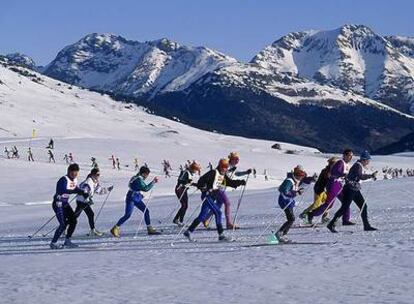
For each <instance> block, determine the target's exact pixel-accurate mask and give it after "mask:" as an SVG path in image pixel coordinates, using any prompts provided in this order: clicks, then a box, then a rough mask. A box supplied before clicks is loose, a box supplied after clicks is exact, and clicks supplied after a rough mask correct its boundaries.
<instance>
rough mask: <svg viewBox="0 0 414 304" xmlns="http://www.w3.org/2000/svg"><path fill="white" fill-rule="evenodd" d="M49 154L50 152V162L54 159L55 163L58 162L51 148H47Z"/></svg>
mask: <svg viewBox="0 0 414 304" xmlns="http://www.w3.org/2000/svg"><path fill="white" fill-rule="evenodd" d="M47 154H48V156H49V163H51V162H52V161H53V162H54V163H56V161H55V156H54V155H53V152H52V150H51V149H49V150H47Z"/></svg>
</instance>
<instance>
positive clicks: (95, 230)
mask: <svg viewBox="0 0 414 304" xmlns="http://www.w3.org/2000/svg"><path fill="white" fill-rule="evenodd" d="M103 235H104V233H103V232H100V231H99V230H97V229H96V228H93V229H91V231H89V233H88V236H90V237H92V236H103Z"/></svg>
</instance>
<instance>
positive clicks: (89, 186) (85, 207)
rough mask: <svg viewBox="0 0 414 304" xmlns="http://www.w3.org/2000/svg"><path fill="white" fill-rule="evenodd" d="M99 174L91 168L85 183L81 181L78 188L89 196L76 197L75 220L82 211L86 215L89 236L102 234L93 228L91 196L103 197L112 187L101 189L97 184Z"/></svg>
mask: <svg viewBox="0 0 414 304" xmlns="http://www.w3.org/2000/svg"><path fill="white" fill-rule="evenodd" d="M100 175H101V173H100V171H99V169H98V168H93V169H92V170H91V172H90V173H89V175H88V177H87V178H86V180H85V181H83V182H82V183H81V184H80V185H79V188H80V189H82V190H83V192H85V193H87V194H88V195H89V196H88V198H85V197H84V195H83V194H82V195H77V196H76V209H75V215H76V218H78V217H79V215H80V214H81V213H82V211H84V212H85V213H86V216H87V217H88V221H89V227H90V232H89V236H94V235H95V236H102V235H103V233H102V232H100V231H98V230H97V229H96V228H95V219H94V217H95V214H94V212H93V210H92V207H91V206H92V205H93V204H94V202H93V196H94V194H95V193H96V194H98V195H104V194H107V193H108V192H111V191H112V189H113V188H114V186H109V187H107V188H105V187H102V186H101V185H100V183H99V177H100Z"/></svg>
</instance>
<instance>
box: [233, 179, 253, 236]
mask: <svg viewBox="0 0 414 304" xmlns="http://www.w3.org/2000/svg"><path fill="white" fill-rule="evenodd" d="M249 177H250V174H249V175H247V177H246V180H245V181H246V184H244V187H243V190H242V191H241V193H240V196H239V200H238V202H237V208H236V213H235V214H234V219H233V234H234V231H235V230H236V221H237V215H238V214H239V210H240V205H241V202H242V199H243V196H244V191H245V190H246V186H247V182H248V181H249Z"/></svg>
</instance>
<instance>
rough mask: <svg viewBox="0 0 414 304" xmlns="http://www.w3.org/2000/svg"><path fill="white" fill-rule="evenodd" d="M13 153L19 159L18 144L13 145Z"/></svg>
mask: <svg viewBox="0 0 414 304" xmlns="http://www.w3.org/2000/svg"><path fill="white" fill-rule="evenodd" d="M12 153H13V156H12V158H17V159H18V158H20V155H19V150H17V147H16V146H13V148H12Z"/></svg>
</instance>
